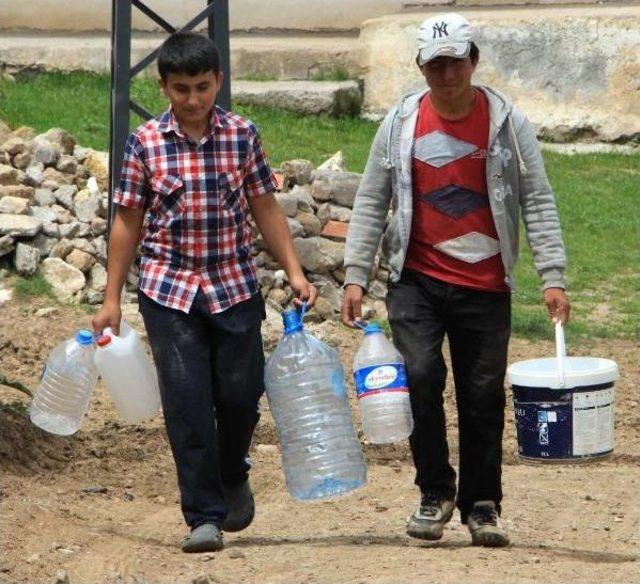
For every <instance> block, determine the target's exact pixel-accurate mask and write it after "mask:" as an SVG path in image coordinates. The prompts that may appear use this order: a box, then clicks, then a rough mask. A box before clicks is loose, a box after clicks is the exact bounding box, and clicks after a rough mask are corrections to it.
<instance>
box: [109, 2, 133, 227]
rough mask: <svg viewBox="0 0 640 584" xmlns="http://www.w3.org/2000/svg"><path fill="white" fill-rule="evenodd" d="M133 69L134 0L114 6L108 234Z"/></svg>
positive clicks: (127, 115)
mask: <svg viewBox="0 0 640 584" xmlns="http://www.w3.org/2000/svg"><path fill="white" fill-rule="evenodd" d="M130 67H131V0H112V3H111V123H110V128H109V210H108V217H107V233H108V232H109V231H110V229H111V221H112V217H113V208H112V207H113V192H114V190H115V188H116V187H117V186H118V185H119V183H120V170H121V165H122V159H123V158H124V147H125V143H126V141H127V137H128V135H129V83H130V73H129V71H130Z"/></svg>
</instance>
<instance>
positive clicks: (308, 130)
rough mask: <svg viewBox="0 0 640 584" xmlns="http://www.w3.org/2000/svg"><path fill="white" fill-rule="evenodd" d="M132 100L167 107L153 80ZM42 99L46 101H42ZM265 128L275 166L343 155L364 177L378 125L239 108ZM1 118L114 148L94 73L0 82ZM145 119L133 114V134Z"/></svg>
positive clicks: (137, 88)
mask: <svg viewBox="0 0 640 584" xmlns="http://www.w3.org/2000/svg"><path fill="white" fill-rule="evenodd" d="M131 94H132V96H133V98H134V99H135V100H136V101H137V102H138V103H140V104H141V105H143V106H144V107H146V108H147V109H148V110H149V111H151V112H153V113H160V112H162V111H164V110H165V109H166V108H167V107H168V102H167V101H166V99H165V98H164V96H163V95H162V93H161V92H160V90H159V87H158V84H157V83H156V82H155V81H153V80H151V79H135V80H134V82H133V84H132V88H131ZM42 96H46V99H43V98H42ZM234 111H235V112H237V113H239V114H240V115H243V116H246V117H248V118H250V119H251V120H253V122H254V123H255V124H256V125H257V126H258V128H259V129H260V133H261V135H262V140H263V142H264V145H265V150H266V151H267V154H268V156H269V159H270V161H271V163H272V164H273V165H274V166H278V165H279V164H281V163H282V162H283V161H285V160H290V159H292V158H306V159H308V160H311V162H313V163H314V164H315V165H319V164H321V163H322V162H324V161H325V160H326V159H327V158H329V157H330V156H332V155H333V154H335V152H336V151H337V150H342V152H343V154H344V157H345V160H346V163H347V165H348V167H349V169H350V170H353V171H355V172H362V170H363V169H364V165H365V162H366V160H367V156H368V154H369V147H370V145H371V140H372V139H373V136H374V134H375V131H376V128H377V125H376V124H373V123H371V122H367V121H365V120H361V119H359V118H351V117H344V118H337V119H336V118H331V117H328V116H318V117H312V116H302V115H298V114H295V113H291V112H287V111H283V110H277V109H270V108H257V107H243V106H238V107H234ZM0 119H3V120H4V121H5V122H7V123H8V124H9V125H10V126H11V127H16V126H20V125H26V126H31V127H33V128H35V129H36V130H37V131H39V132H44V131H46V130H48V129H49V128H51V127H53V126H58V127H61V128H65V129H66V130H68V131H69V132H71V134H72V135H73V136H74V137H75V139H76V140H77V142H78V143H79V144H82V145H83V146H88V147H91V148H96V149H98V150H107V148H108V144H109V77H108V76H106V75H97V74H91V73H71V74H64V73H43V74H40V75H37V76H35V77H32V78H27V79H24V80H18V81H17V82H15V83H12V82H7V81H0ZM141 122H142V120H141V119H140V118H139V117H138V116H137V115H135V114H132V115H131V127H132V129H133V128H135V127H136V126H137V125H139V124H140V123H141Z"/></svg>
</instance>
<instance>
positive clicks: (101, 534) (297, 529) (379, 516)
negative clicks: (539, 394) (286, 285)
mask: <svg viewBox="0 0 640 584" xmlns="http://www.w3.org/2000/svg"><path fill="white" fill-rule="evenodd" d="M45 306H46V301H44V300H40V299H39V300H35V301H32V302H30V303H29V304H20V303H19V302H17V301H10V302H9V303H7V304H5V305H4V306H3V307H2V308H1V310H2V313H1V316H0V368H2V370H3V371H5V373H11V376H13V377H15V378H17V379H19V380H21V381H23V382H25V383H27V384H31V385H35V382H36V379H37V376H38V373H39V371H40V368H41V364H42V362H43V360H44V359H45V358H46V355H47V354H48V352H49V350H50V348H51V347H52V346H53V345H54V344H55V343H56V342H57V341H58V339H60V338H63V337H64V336H68V334H70V332H71V331H72V330H73V329H74V328H75V327H79V326H81V325H85V326H86V324H87V323H88V320H89V317H88V316H87V314H85V313H83V312H82V311H81V310H78V309H72V308H58V309H57V313H54V314H50V315H49V316H46V317H40V316H36V313H37V310H39V309H41V308H43V307H45ZM318 334H320V335H322V336H324V337H325V338H327V339H328V340H329V341H330V342H332V343H334V344H337V345H339V346H340V348H341V352H342V353H343V357H344V359H345V362H347V363H348V362H349V361H350V360H351V356H352V354H353V346H354V345H355V343H356V338H357V337H356V336H354V334H351V333H350V332H344V331H342V330H341V329H340V327H338V326H337V325H336V326H334V325H333V324H332V323H328V324H327V323H325V324H324V325H320V326H319V327H318ZM549 351H550V346H548V345H546V344H544V343H529V342H526V341H522V340H514V341H513V343H512V350H511V361H516V360H520V359H522V358H525V357H526V356H528V357H537V356H543V355H546V354H548V353H549ZM581 351H582V352H587V351H588V352H589V353H591V354H597V355H599V356H606V357H611V358H614V359H615V360H616V361H617V362H618V363H619V365H620V367H621V371H622V375H623V377H622V379H621V380H620V382H619V383H618V384H617V385H616V389H617V395H616V448H615V454H614V455H613V456H612V457H611V458H609V459H608V460H605V461H601V462H597V463H590V464H580V465H566V464H563V465H551V466H541V465H523V464H521V463H520V462H519V461H518V459H517V455H516V444H515V437H514V427H513V412H512V409H511V404H509V411H508V412H507V432H506V434H505V467H504V486H505V493H506V496H505V501H504V507H505V511H504V517H505V519H506V522H507V525H508V527H509V529H510V531H511V535H512V540H513V546H511V547H510V548H508V549H504V550H487V549H477V548H472V547H470V546H469V536H468V533H467V532H466V528H464V527H463V526H461V525H459V522H457V519H454V521H453V522H452V523H451V524H450V525H449V526H448V527H447V530H446V532H445V537H444V539H443V540H442V541H441V542H437V543H433V544H426V543H422V542H418V541H416V540H412V539H410V538H408V537H407V536H406V535H405V533H404V528H405V521H406V518H407V516H408V515H409V513H410V511H411V510H412V508H413V507H414V506H415V504H416V503H417V489H416V488H415V487H414V486H413V484H412V483H413V467H412V465H411V463H410V460H409V458H408V451H407V448H406V445H400V446H398V447H385V448H382V447H373V446H371V445H367V446H366V454H367V458H368V460H369V465H368V469H369V476H368V480H369V482H368V485H367V486H366V487H365V488H363V489H361V490H359V491H356V492H354V493H352V494H350V495H348V496H345V497H342V498H338V499H335V500H331V501H327V502H322V503H311V504H303V503H297V502H295V501H294V500H293V499H291V498H290V497H289V496H288V495H287V494H286V491H285V487H284V481H283V476H282V471H281V466H280V455H279V450H278V446H277V444H276V435H275V431H274V427H273V422H272V420H271V417H270V416H269V414H268V411H267V412H265V415H264V416H263V419H262V421H261V423H260V426H259V429H258V432H257V434H256V444H255V446H254V450H253V454H252V457H253V460H254V471H253V475H252V480H253V485H254V490H255V492H256V499H257V505H258V512H257V517H256V520H255V522H254V523H253V525H252V526H251V527H250V528H249V529H248V530H246V531H245V532H242V533H240V534H235V535H233V534H229V535H227V536H226V549H225V550H224V551H222V552H220V553H218V554H215V555H214V554H205V555H199V556H187V555H185V554H182V553H181V552H180V549H179V542H180V539H181V538H182V536H183V535H184V533H185V529H184V526H183V523H182V518H181V515H180V512H179V507H178V501H177V488H176V482H175V478H174V469H173V463H172V460H171V456H170V454H169V449H168V445H167V442H166V438H165V434H164V430H163V429H162V424H161V419H160V418H159V417H158V418H157V419H155V420H153V421H152V422H150V423H148V424H145V425H143V426H141V427H127V426H122V425H121V424H120V423H119V422H118V421H117V418H116V415H115V412H114V411H113V409H112V407H111V404H110V402H109V399H108V397H107V395H106V392H105V390H104V387H102V385H99V387H98V390H97V392H96V395H95V396H94V399H93V401H92V407H91V411H90V413H89V416H88V418H87V420H86V422H85V425H84V426H83V429H82V430H81V431H80V432H79V433H78V434H77V435H76V436H75V437H73V438H56V437H52V436H50V435H47V434H45V433H42V432H40V431H38V430H37V429H35V428H34V427H33V426H31V425H30V424H29V422H28V421H27V419H26V417H25V414H24V412H23V411H21V408H20V405H19V404H20V402H21V403H27V402H26V400H23V399H22V398H21V396H20V395H19V394H17V393H16V392H15V391H13V390H9V389H7V388H4V389H1V390H0V401H2V402H3V403H4V404H7V403H9V402H11V401H13V400H17V402H18V403H17V404H14V405H13V406H12V407H5V408H4V410H3V411H2V412H0V415H2V420H1V425H0V469H1V470H2V479H1V489H2V491H1V494H2V508H1V513H2V518H1V533H0V545H1V549H2V556H1V560H2V564H1V565H0V582H7V583H9V582H11V583H23V582H24V583H26V582H29V583H39V582H45V583H46V582H54V581H55V579H56V574H57V573H58V571H59V570H65V571H66V572H67V574H68V577H69V579H70V582H71V583H73V584H76V583H87V584H88V583H92V584H94V583H103V582H104V583H114V584H115V583H130V582H131V583H133V582H138V583H141V582H146V583H160V582H162V583H165V582H166V583H188V582H192V581H197V582H200V583H203V582H206V581H207V578H208V580H209V581H210V582H234V583H235V582H260V583H266V582H278V583H285V582H286V583H300V582H318V583H324V582H349V583H358V582H363V583H365V582H366V583H370V582H376V583H383V582H385V583H386V582H389V583H390V582H394V583H397V582H407V583H408V582H415V581H424V582H430V583H431V582H469V583H471V582H473V583H477V582H523V583H524V582H536V583H539V582H547V581H548V582H568V581H575V582H603V581H607V582H640V562H639V561H638V559H639V557H640V494H639V493H640V472H639V468H640V467H639V463H640V441H639V435H640V414H639V408H638V387H640V348H638V347H637V346H635V345H633V344H632V343H625V342H614V341H610V342H603V343H598V344H597V345H594V346H593V347H590V348H588V349H581ZM447 407H448V409H449V411H450V413H451V415H450V416H449V425H450V430H451V431H450V436H451V441H452V450H453V451H455V448H456V446H455V442H456V440H455V416H454V415H453V403H452V401H451V399H449V401H448V404H447ZM198 578H200V579H199V580H198Z"/></svg>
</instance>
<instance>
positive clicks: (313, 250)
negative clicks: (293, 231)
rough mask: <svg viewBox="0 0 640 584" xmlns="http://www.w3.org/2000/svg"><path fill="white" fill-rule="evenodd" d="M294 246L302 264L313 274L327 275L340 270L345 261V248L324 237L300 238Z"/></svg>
mask: <svg viewBox="0 0 640 584" xmlns="http://www.w3.org/2000/svg"><path fill="white" fill-rule="evenodd" d="M293 244H294V246H295V248H296V252H297V253H298V257H299V258H300V263H301V264H302V266H303V267H304V268H305V269H306V270H309V271H311V272H318V273H320V274H325V273H327V272H330V271H332V270H335V269H337V268H339V267H340V266H341V265H342V262H343V260H344V247H343V246H342V245H340V244H339V243H336V242H334V241H328V240H326V239H323V238H322V237H309V238H308V239H300V238H298V239H294V241H293Z"/></svg>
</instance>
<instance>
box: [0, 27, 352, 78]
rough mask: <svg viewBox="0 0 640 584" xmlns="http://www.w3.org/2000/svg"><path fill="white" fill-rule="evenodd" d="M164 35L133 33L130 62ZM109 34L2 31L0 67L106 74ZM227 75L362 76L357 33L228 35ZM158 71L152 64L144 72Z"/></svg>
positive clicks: (236, 76)
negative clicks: (229, 56)
mask: <svg viewBox="0 0 640 584" xmlns="http://www.w3.org/2000/svg"><path fill="white" fill-rule="evenodd" d="M164 38H166V36H165V35H159V34H153V33H149V34H140V33H139V34H136V35H135V36H134V38H133V39H132V43H131V61H132V63H136V62H138V61H139V60H140V59H142V58H143V57H144V56H145V55H147V54H148V53H149V52H151V51H152V50H153V49H154V48H156V47H157V46H158V45H159V44H160V43H161V42H162V41H163V40H164ZM110 45H111V37H110V36H109V35H108V34H104V33H95V34H90V33H36V32H11V31H3V32H2V35H0V67H4V68H5V69H7V70H9V71H11V70H21V69H36V70H45V71H51V70H59V71H95V72H100V73H107V72H108V71H109V68H110V63H111V49H110ZM230 48H231V75H232V77H233V78H235V79H251V80H278V79H356V78H358V77H360V75H361V66H360V57H359V44H358V37H357V35H355V34H350V35H347V34H336V35H328V34H323V33H309V34H288V33H282V34H278V35H275V34H272V35H266V34H265V35H258V34H237V35H236V34H232V35H231V39H230ZM144 73H146V74H147V75H149V76H152V77H153V76H155V75H156V69H155V65H151V66H150V67H148V68H147V70H146V71H145V72H144Z"/></svg>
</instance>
